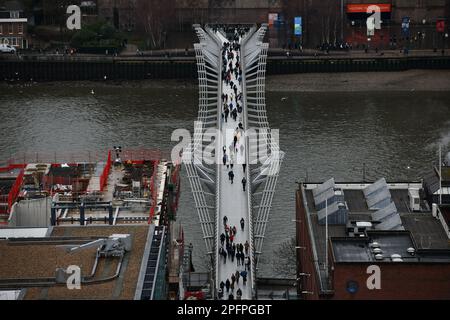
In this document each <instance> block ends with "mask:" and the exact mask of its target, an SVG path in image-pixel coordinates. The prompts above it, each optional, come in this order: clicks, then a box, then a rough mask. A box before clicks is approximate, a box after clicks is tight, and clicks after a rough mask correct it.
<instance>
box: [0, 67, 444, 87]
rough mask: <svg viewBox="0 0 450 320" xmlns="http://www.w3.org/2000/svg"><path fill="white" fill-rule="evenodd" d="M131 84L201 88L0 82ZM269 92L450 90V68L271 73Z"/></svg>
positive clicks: (184, 83)
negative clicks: (397, 70)
mask: <svg viewBox="0 0 450 320" xmlns="http://www.w3.org/2000/svg"><path fill="white" fill-rule="evenodd" d="M27 86H38V87H42V88H51V87H55V86H57V87H71V88H73V87H78V88H86V89H89V91H90V90H91V89H92V88H101V87H115V86H120V87H125V88H126V87H130V88H142V89H171V88H176V89H182V90H195V91H197V90H198V82H197V81H196V80H186V79H179V80H176V79H164V80H159V79H157V80H136V81H119V80H114V81H113V80H111V81H110V80H106V81H105V80H101V81H78V82H77V81H62V82H27V83H17V82H0V90H1V89H2V88H3V89H6V88H11V87H20V88H22V87H27ZM266 90H267V91H269V92H375V91H378V92H383V91H384V92H386V91H387V92H389V91H390V92H410V91H418V92H420V91H427V92H439V91H450V70H407V71H399V72H364V73H363V72H348V73H302V74H289V75H272V76H268V77H267V80H266Z"/></svg>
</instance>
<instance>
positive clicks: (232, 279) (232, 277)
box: [231, 273, 236, 284]
mask: <svg viewBox="0 0 450 320" xmlns="http://www.w3.org/2000/svg"><path fill="white" fill-rule="evenodd" d="M235 282H236V276H235V274H234V273H233V274H232V275H231V283H232V284H234V283H235Z"/></svg>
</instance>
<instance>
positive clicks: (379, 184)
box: [363, 178, 388, 198]
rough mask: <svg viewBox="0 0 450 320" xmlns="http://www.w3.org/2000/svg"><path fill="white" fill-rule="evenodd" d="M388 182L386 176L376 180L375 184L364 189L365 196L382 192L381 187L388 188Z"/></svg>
mask: <svg viewBox="0 0 450 320" xmlns="http://www.w3.org/2000/svg"><path fill="white" fill-rule="evenodd" d="M387 187H388V186H387V183H386V179H385V178H381V179H380V180H378V181H376V182H374V183H373V184H371V185H370V186H368V187H366V188H365V189H363V193H364V196H365V197H366V198H367V197H369V196H370V195H371V194H375V193H378V192H380V189H385V188H386V189H387Z"/></svg>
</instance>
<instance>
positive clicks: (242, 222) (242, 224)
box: [220, 218, 245, 245]
mask: <svg viewBox="0 0 450 320" xmlns="http://www.w3.org/2000/svg"><path fill="white" fill-rule="evenodd" d="M244 226H245V220H244V218H242V219H241V229H242V231H244ZM222 234H223V233H222ZM220 239H221V240H222V236H220ZM222 242H223V241H222ZM222 245H223V243H222ZM241 245H242V243H241Z"/></svg>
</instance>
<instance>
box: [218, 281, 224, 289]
mask: <svg viewBox="0 0 450 320" xmlns="http://www.w3.org/2000/svg"><path fill="white" fill-rule="evenodd" d="M219 287H220V289H222V290H223V288H225V283H224V282H223V281H221V282H220V285H219Z"/></svg>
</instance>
